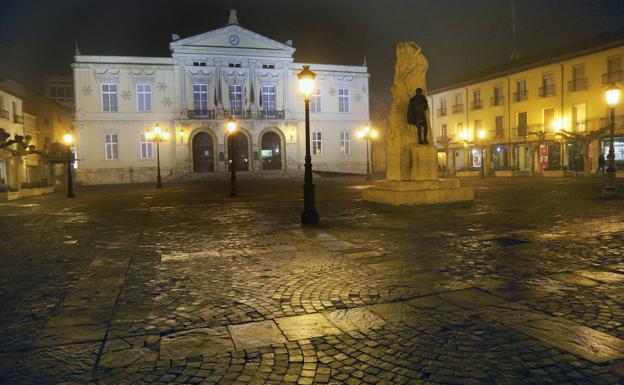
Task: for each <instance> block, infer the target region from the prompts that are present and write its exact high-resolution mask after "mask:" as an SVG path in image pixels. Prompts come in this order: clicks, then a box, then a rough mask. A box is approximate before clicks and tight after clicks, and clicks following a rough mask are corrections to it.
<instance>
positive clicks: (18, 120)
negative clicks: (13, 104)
mask: <svg viewBox="0 0 624 385" xmlns="http://www.w3.org/2000/svg"><path fill="white" fill-rule="evenodd" d="M13 123H20V124H24V117H23V116H22V115H17V114H14V115H13Z"/></svg>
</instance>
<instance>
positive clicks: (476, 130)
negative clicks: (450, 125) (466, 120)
mask: <svg viewBox="0 0 624 385" xmlns="http://www.w3.org/2000/svg"><path fill="white" fill-rule="evenodd" d="M479 131H481V119H477V120H475V121H474V130H473V131H472V137H473V138H477V137H478V135H479Z"/></svg>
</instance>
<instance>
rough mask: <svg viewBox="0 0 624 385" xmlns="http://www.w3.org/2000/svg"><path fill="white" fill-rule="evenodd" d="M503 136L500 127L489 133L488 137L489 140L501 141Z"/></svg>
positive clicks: (503, 133)
mask: <svg viewBox="0 0 624 385" xmlns="http://www.w3.org/2000/svg"><path fill="white" fill-rule="evenodd" d="M504 136H505V131H504V130H503V128H502V127H501V128H497V129H494V130H492V131H490V137H491V138H497V139H501V138H502V137H504Z"/></svg>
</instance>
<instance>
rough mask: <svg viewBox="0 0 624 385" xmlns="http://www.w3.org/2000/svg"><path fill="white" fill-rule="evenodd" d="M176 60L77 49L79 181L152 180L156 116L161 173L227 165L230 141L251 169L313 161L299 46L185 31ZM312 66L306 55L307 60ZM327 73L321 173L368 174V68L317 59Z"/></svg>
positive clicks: (321, 107)
mask: <svg viewBox="0 0 624 385" xmlns="http://www.w3.org/2000/svg"><path fill="white" fill-rule="evenodd" d="M170 49H171V52H172V56H171V57H166V58H149V57H118V56H85V55H76V57H75V63H74V64H73V71H74V85H75V91H74V94H75V99H76V112H75V130H76V134H77V137H78V141H77V157H78V159H79V162H78V170H77V179H78V181H80V182H82V183H86V184H89V183H125V182H139V181H151V180H153V178H154V175H155V172H156V171H155V170H156V168H155V167H156V159H155V157H156V148H155V144H154V143H152V142H150V141H147V140H146V137H145V133H146V132H147V130H149V129H150V128H152V127H153V126H154V125H155V124H158V125H159V126H160V127H161V128H162V129H163V130H165V131H167V132H169V134H170V140H169V141H168V142H164V143H160V160H161V167H162V170H163V175H164V176H168V175H184V174H187V173H218V172H225V171H227V168H228V164H229V161H228V160H229V152H230V151H229V148H230V143H229V139H228V138H229V136H228V134H227V131H226V129H225V123H224V122H225V119H227V118H228V117H229V116H234V117H235V118H236V119H237V121H238V126H239V130H240V134H238V135H236V139H235V140H232V143H231V144H232V145H233V146H235V147H233V148H235V150H236V151H235V153H236V154H237V162H236V163H237V168H238V169H239V170H240V171H249V172H252V173H257V172H265V171H269V170H281V171H280V172H274V174H281V175H283V174H287V173H289V172H291V171H292V172H297V170H302V169H303V161H304V155H305V127H304V101H303V97H302V95H300V93H299V92H298V83H297V74H298V72H299V71H301V69H302V66H303V63H295V62H294V59H293V54H294V52H295V49H294V48H293V47H292V44H290V43H289V44H283V43H280V42H277V41H275V40H271V39H269V38H266V37H264V36H261V35H259V34H257V33H254V32H252V31H249V30H247V29H245V28H243V27H241V26H240V25H239V24H238V21H237V18H236V13H235V12H232V13H231V14H230V20H229V23H228V25H227V26H226V27H224V28H220V29H217V30H214V31H210V32H207V33H203V34H200V35H196V36H191V37H188V38H184V39H179V38H178V37H177V36H176V35H174V36H173V41H172V42H171V43H170ZM306 64H308V63H306ZM310 66H311V69H312V70H313V71H314V72H315V73H316V74H317V77H316V91H315V92H314V94H313V95H312V97H311V101H310V110H311V113H310V120H311V129H310V131H311V132H310V136H311V137H310V141H311V152H312V163H313V165H314V170H323V171H333V172H346V173H364V172H366V144H365V143H364V142H361V141H357V140H356V136H355V132H356V130H357V129H359V128H361V127H362V126H363V125H365V124H366V123H367V122H368V120H369V104H368V94H369V92H368V89H369V87H368V79H369V75H368V73H367V68H366V67H364V66H341V65H326V64H310Z"/></svg>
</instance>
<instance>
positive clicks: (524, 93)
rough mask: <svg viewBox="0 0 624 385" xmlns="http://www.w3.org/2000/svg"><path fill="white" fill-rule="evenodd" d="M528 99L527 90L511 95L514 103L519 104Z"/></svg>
mask: <svg viewBox="0 0 624 385" xmlns="http://www.w3.org/2000/svg"><path fill="white" fill-rule="evenodd" d="M528 97H529V91H527V90H521V91H518V92H514V94H513V100H514V101H515V102H521V101H523V100H527V98H528Z"/></svg>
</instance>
